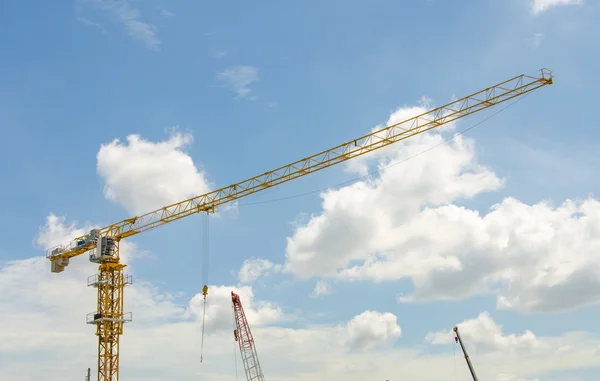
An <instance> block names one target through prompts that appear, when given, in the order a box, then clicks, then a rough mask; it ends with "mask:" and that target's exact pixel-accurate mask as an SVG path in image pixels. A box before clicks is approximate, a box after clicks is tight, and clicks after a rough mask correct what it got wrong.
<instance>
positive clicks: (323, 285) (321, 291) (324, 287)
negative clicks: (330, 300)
mask: <svg viewBox="0 0 600 381" xmlns="http://www.w3.org/2000/svg"><path fill="white" fill-rule="evenodd" d="M329 294H331V286H330V285H329V283H328V282H327V281H325V280H323V279H319V280H317V283H316V284H315V288H314V290H313V292H312V294H311V296H312V297H313V298H316V297H319V296H322V295H329Z"/></svg>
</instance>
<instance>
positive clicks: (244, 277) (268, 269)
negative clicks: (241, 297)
mask: <svg viewBox="0 0 600 381" xmlns="http://www.w3.org/2000/svg"><path fill="white" fill-rule="evenodd" d="M281 270H282V266H281V265H276V264H274V263H273V262H271V261H269V260H268V259H261V258H250V259H246V260H245V261H244V263H243V264H242V267H241V269H240V271H239V273H238V278H239V280H240V282H242V283H251V282H254V281H256V280H257V279H258V278H260V277H262V276H266V275H269V274H272V273H277V272H280V271H281Z"/></svg>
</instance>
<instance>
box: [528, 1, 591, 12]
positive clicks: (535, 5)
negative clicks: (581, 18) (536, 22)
mask: <svg viewBox="0 0 600 381" xmlns="http://www.w3.org/2000/svg"><path fill="white" fill-rule="evenodd" d="M582 2H583V0H531V12H533V14H539V13H542V12H545V11H547V10H548V9H550V8H554V7H556V6H559V5H574V4H581V3H582Z"/></svg>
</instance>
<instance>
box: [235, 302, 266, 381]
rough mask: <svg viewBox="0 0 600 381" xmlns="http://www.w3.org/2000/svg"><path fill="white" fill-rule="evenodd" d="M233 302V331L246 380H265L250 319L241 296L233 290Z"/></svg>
mask: <svg viewBox="0 0 600 381" xmlns="http://www.w3.org/2000/svg"><path fill="white" fill-rule="evenodd" d="M231 302H232V304H233V315H234V317H235V331H233V336H234V338H235V341H237V342H238V343H239V346H240V353H241V355H242V362H243V363H244V371H245V372H246V380H248V381H265V376H264V375H263V372H262V368H261V367H260V362H259V361H258V353H256V345H255V344H254V336H252V331H250V325H249V324H248V320H246V313H245V312H244V307H242V302H241V301H240V296H239V295H238V294H236V293H235V292H233V291H231Z"/></svg>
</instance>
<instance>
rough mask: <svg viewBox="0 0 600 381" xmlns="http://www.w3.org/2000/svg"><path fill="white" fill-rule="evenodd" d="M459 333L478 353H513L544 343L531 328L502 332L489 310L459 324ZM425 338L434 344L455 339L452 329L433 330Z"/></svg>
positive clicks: (528, 349) (529, 349)
mask: <svg viewBox="0 0 600 381" xmlns="http://www.w3.org/2000/svg"><path fill="white" fill-rule="evenodd" d="M458 329H459V333H460V335H461V338H462V339H463V341H464V342H465V345H468V346H469V347H471V348H473V349H474V350H475V351H476V352H477V353H478V354H484V353H487V352H501V353H504V354H507V355H508V354H511V353H513V352H519V353H523V352H524V351H525V352H528V351H531V350H533V349H536V348H538V347H541V346H542V345H543V344H542V343H541V342H540V340H539V339H538V338H537V337H536V336H535V334H534V333H533V332H531V331H529V330H527V331H525V332H524V333H523V334H521V335H517V334H510V335H505V334H504V333H502V325H499V324H497V323H496V322H495V321H494V320H492V318H491V316H490V314H489V313H488V312H482V313H481V314H479V316H477V318H475V319H470V320H465V321H464V322H462V323H460V324H458ZM425 340H426V341H428V342H431V343H432V344H448V343H452V342H453V341H454V332H453V331H452V330H448V331H439V332H431V333H429V334H427V336H426V337H425Z"/></svg>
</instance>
